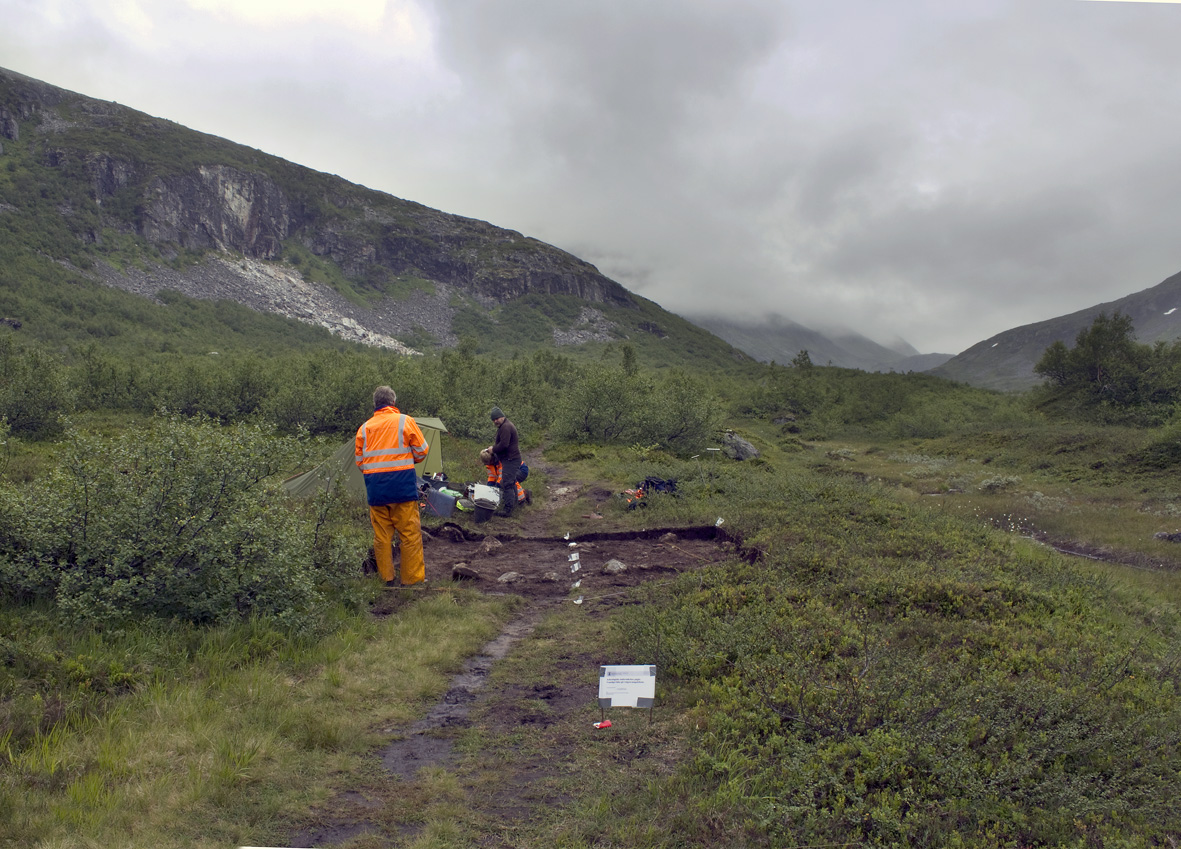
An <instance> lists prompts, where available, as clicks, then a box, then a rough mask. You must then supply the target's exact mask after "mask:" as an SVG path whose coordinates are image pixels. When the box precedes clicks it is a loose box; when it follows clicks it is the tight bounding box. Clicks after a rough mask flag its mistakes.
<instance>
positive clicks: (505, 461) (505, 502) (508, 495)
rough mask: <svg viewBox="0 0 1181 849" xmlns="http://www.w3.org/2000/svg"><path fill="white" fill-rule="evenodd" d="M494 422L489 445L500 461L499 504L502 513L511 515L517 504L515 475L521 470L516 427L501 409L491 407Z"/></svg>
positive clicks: (493, 454)
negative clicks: (494, 426)
mask: <svg viewBox="0 0 1181 849" xmlns="http://www.w3.org/2000/svg"><path fill="white" fill-rule="evenodd" d="M491 416H492V421H493V422H494V423H495V424H496V441H495V442H493V443H492V445H490V446H489V448H490V449H491V450H492V456H493V457H495V458H496V460H497V462H499V463H500V504H501V510H502V511H503V515H505V516H511V515H512V514H513V508H515V507H516V506H517V475H518V474H520V472H521V449H520V447H519V446H518V445H517V428H516V426H515V425H514V424H513V423H512V422H510V421H509V420H508V419H507V418H506V417H505V415H504V413H503V412H502V411H501V409H500V407H493V408H492V413H491Z"/></svg>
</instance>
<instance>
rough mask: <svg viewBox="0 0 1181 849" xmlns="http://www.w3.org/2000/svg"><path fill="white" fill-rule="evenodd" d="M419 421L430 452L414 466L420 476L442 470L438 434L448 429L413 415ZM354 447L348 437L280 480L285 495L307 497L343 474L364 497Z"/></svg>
mask: <svg viewBox="0 0 1181 849" xmlns="http://www.w3.org/2000/svg"><path fill="white" fill-rule="evenodd" d="M412 418H413V419H414V421H416V422H418V429H419V430H421V431H422V435H423V436H424V437H426V444H427V447H428V448H429V449H430V451H428V452H427V455H426V459H425V460H423V461H422V462H421V463H418V464H416V465H415V466H414V471H415V472H417V473H418V476H419V477H422V476H424V475H429V474H434V473H435V472H441V471H443V450H442V447H441V445H440V442H441V440H440V435H441V434H444V433H446V432H447V426H446V425H445V424H443V422H441V421H440V420H439V419H434V418H429V417H423V418H419V417H418V416H413V417H412ZM355 452H356V448H355V447H354V441H353V440H352V439H350V440H349V441H348V442H346V443H345V444H344V445H342V446H340V447H339V448H337V449H336V450H335V451H333V452H332V456H331V457H329V458H328V459H327V460H325V461H324V462H323V463H321V464H320V465H319V466H317V467H316V468H314V469H312V470H311V471H310V472H304V473H303V474H302V475H296V476H295V477H293V478H288V479H287V480H285V481H283V489H285V490H286V491H287V494H288V495H295V496H299V497H302V498H306V497H309V496H312V495H315V494H316V492H317V491H318V490H320V489H324V488H325V487H330V486H332V484H333V482H334V481H335V480H336V479H337V478H338V477H340V476H341V475H343V478H342V480H343V482H344V487H345V489H346V490H348V491H349V492H350V493H352V494H353V495H355V496H356V497H358V498H362V499H363V498H364V497H365V481H364V480H362V478H361V470H360V469H358V468H357V461H356V453H355Z"/></svg>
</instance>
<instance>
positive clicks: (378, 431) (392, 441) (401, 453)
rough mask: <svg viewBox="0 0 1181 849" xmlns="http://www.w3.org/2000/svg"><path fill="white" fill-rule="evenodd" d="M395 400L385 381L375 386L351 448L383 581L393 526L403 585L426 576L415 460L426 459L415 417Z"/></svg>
mask: <svg viewBox="0 0 1181 849" xmlns="http://www.w3.org/2000/svg"><path fill="white" fill-rule="evenodd" d="M397 401H398V396H397V393H395V392H394V390H393V389H391V388H390V387H388V386H379V387H377V389H376V390H374V392H373V409H374V413H373V416H372V417H370V418H369V420H368V421H366V422H365V424H363V425H361V427H360V428H358V429H357V438H356V452H355V453H356V460H357V467H358V468H360V470H361V475H362V476H363V478H364V480H365V495H366V498H367V500H368V501H369V521H370V523H371V524H372V525H373V555H374V558H375V559H376V560H377V571H378V573H379V574H380V575H381V577H382V579H383V580H384V581H385V582H386V583H387V584H390V585H393V583H394V555H393V541H394V532H395V531H397V534H398V539H399V542H400V547H401V550H402V569H401V578H402V585H403V586H410V585H411V584H420V583H422V582H424V581H425V580H426V560H425V559H424V558H423V555H422V525H421V523H420V521H419V516H418V475H417V474H416V473H415V471H414V464H415V463H421V462H422V461H423V460H424V459H426V455H427V451H428V450H429V449H428V446H427V443H426V438H425V437H423V435H422V431H421V430H419V428H418V423H417V422H415V421H414V419H412V418H411V417H410V416H408V415H406V414H405V413H403V412H401V411H399V410H398V408H397V407H396V406H394V405H395V404H396V403H397Z"/></svg>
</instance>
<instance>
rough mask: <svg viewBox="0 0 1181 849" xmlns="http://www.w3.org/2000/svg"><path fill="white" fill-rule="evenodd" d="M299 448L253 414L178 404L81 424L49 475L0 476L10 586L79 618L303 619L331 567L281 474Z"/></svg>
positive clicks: (0, 578)
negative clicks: (104, 428) (141, 422)
mask: <svg viewBox="0 0 1181 849" xmlns="http://www.w3.org/2000/svg"><path fill="white" fill-rule="evenodd" d="M298 451H299V449H298V446H297V444H296V443H294V442H293V441H291V440H287V439H282V438H280V437H277V436H275V435H274V434H271V433H268V432H266V431H264V430H263V429H262V428H260V427H257V426H250V425H237V426H234V427H231V428H226V429H220V428H217V427H214V426H212V425H209V424H205V423H202V422H200V421H186V420H183V419H179V418H166V419H158V420H155V421H153V422H152V423H151V424H150V425H148V426H146V427H142V428H134V429H130V430H128V431H127V432H126V433H124V434H123V435H121V436H118V437H115V438H113V439H103V438H98V437H89V436H82V435H78V434H74V435H72V436H71V438H70V439H69V440H68V441H67V443H66V444H65V446H64V450H63V452H62V460H61V465H60V466H59V467H58V468H57V469H56V470H55V471H54V472H53V473H52V474H51V475H50V476H48V478H46V479H44V480H42V481H39V482H37V483H36V484H33V485H30V486H28V487H25V488H20V489H18V488H16V487H14V486H11V485H5V486H3V487H0V591H2V592H3V593H4V594H5V595H6V596H8V597H10V598H12V599H16V600H25V601H29V600H37V599H44V600H47V601H51V602H52V603H53V604H55V605H56V607H57V608H58V609H59V610H60V611H61V612H62V613H63V614H64V615H66V616H67V617H68V618H70V619H74V620H78V621H94V622H118V621H120V620H123V619H126V618H128V617H144V616H151V617H164V618H171V617H175V618H179V619H183V620H188V621H192V622H217V621H223V620H229V619H240V618H244V617H250V616H267V617H275V618H277V619H278V620H280V621H284V622H287V623H288V624H290V625H292V626H298V627H304V626H307V625H309V624H310V623H311V622H312V621H313V620H314V617H315V611H316V607H317V604H318V603H319V600H320V590H319V589H318V584H319V582H320V580H321V577H320V576H319V575H318V574H317V569H316V567H315V564H314V561H313V557H312V551H311V534H310V533H309V529H308V528H307V527H306V525H305V523H303V522H302V521H301V520H300V519H299V517H298V516H297V515H296V513H295V512H294V511H293V510H292V509H291V506H290V504H289V503H288V502H287V500H286V498H285V496H284V495H283V494H282V492H281V490H280V489H279V487H278V485H277V483H275V481H274V480H273V477H274V476H275V475H276V473H278V472H281V471H286V470H288V469H289V468H291V466H292V465H294V463H296V462H298V459H299V456H298Z"/></svg>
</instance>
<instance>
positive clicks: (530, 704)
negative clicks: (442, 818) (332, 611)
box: [288, 467, 734, 847]
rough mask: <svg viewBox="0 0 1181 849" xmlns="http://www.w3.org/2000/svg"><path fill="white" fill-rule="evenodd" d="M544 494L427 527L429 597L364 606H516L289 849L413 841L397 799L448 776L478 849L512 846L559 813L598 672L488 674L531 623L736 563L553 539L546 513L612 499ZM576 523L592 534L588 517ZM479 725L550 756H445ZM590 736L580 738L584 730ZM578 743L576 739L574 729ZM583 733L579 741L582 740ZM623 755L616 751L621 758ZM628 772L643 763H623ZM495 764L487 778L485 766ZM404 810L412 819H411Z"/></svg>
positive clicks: (582, 661)
mask: <svg viewBox="0 0 1181 849" xmlns="http://www.w3.org/2000/svg"><path fill="white" fill-rule="evenodd" d="M546 471H547V473H548V475H547V476H548V478H549V480H551V481H556V483H552V484H551V485H550V486H549V487H547V488H546V489H547V491H546V492H541V491H539V490H536V489H535V490H534V491H533V496H534V503H533V504H532V505H531V506H523V507H521V508H519V509H518V512H517V513H516V514H514V516H513V517H512V518H509V519H503V518H500V517H494V518H492V519H490V520H489V521H487V522H485V523H483V524H477V523H476V522H475V519H474V517H473V516H472V515H471V514H457V515H456V516H454V517H452V518H451V519H450V520H448V521H446V522H443V523H442V524H431V523H429V522H428V523H427V524H426V525H424V530H426V531H427V536H426V538H425V542H424V549H425V554H426V563H427V583H426V585H425V587H424V586H421V585H420V586H418V587H415V588H404V589H402V588H391V589H390V590H389V591H387V592H384V593H382V596H381V598H379V600H378V601H377V602H376V603H375V604H374V607H373V613H374V615H377V616H382V615H388V614H390V613H392V612H394V611H395V610H397V609H398V608H400V607H402V606H403V605H406V604H412V603H414V600H415V599H416V598H418V597H419V594H420V593H422V592H433V591H439V590H442V589H444V588H446V587H450V586H452V585H453V584H454V583H462V584H463V585H464V586H466V587H469V588H471V589H475V590H477V591H480V592H487V593H496V594H508V595H514V596H518V597H520V598H521V599H523V600H524V604H523V606H522V608H521V611H520V614H519V616H518V618H517V619H516V620H514V621H513V622H510V623H509V624H508V625H507V626H506V627H505V628H504V630H503V631H502V632H501V634H500V635H499V636H498V637H497V638H496V639H495V640H493V641H491V642H490V643H488V644H487V645H486V646H484V648H483V649H482V650H481V652H480V653H479V654H478V655H477V656H475V657H473V658H469V659H468V661H467V662H466V663H465V665H464V669H463V671H462V672H460V673H459V674H458V675H457V676H455V678H454V679H453V680H452V682H451V686H450V688H449V689H448V691H447V693H446V694H445V695H444V697H443V698H442V700H441V701H440V702H439V703H438V704H437V705H435V706H434V707H433V708H432V709H431V710H430V711H429V712H428V713H427V715H426V716H424V717H423V718H422V719H420V720H418V721H417V722H415V723H414V724H413V725H411V726H410V727H408V728H404V729H395V730H394V732H393V734H392V735H391V736H392V739H391V741H390V743H389V744H388V745H387V746H385V747H384V748H382V749H381V750H380V751H378V752H375V753H374V760H375V762H377V763H379V764H380V765H381V766H382V767H383V769H382V770H380V771H379V775H382V774H384V775H385V776H387V778H386V779H385V780H382V779H380V778H378V779H376V780H373V781H366V782H364V784H365V788H364V790H363V791H359V792H351V793H348V794H342V795H341V796H340V797H338V798H337V799H335V800H334V801H333V802H332V803H330V804H329V805H326V806H324V807H322V808H320V809H318V810H316V811H313V812H310V814H309V821H308V824H307V825H306V826H305V827H304V828H303V829H301V830H299V831H298V832H297V833H296V834H295V835H293V837H292V839H291V842H290V843H289V844H288V845H291V846H317V847H330V846H339V845H343V844H347V843H351V842H352V841H354V840H355V839H357V838H358V837H359V836H361V835H370V837H369V838H366V839H372V837H373V836H376V835H381V836H382V838H383V839H384V840H388V841H393V843H389V844H386V843H383V844H382V845H397V844H398V843H399V842H401V841H404V840H406V839H409V838H411V837H412V836H413V835H414V834H416V833H417V829H418V828H419V827H420V826H419V825H418V824H416V823H415V822H414V821H413V819H412V818H408V817H407V818H403V816H402V814H404V813H405V812H406V811H407V799H408V798H413V797H414V796H415V794H416V792H422V791H416V789H415V788H416V777H418V776H419V775H420V771H421V770H422V769H423V768H424V767H430V766H439V767H444V768H447V769H451V770H458V771H459V773H460V774H461V775H462V781H463V783H464V786H465V787H467V788H468V792H469V794H470V795H471V797H472V798H471V799H470V801H469V808H470V809H471V810H473V811H478V812H479V818H480V820H481V822H483V823H485V828H486V831H485V834H486V836H485V838H484V842H483V845H488V846H511V845H512V843H511V840H510V839H508V838H506V837H503V836H498V835H505V834H509V833H511V830H512V823H515V822H523V821H526V820H528V819H530V818H531V817H533V816H534V815H535V814H536V813H537V812H538V811H540V810H542V809H543V806H552V805H555V804H561V803H563V802H564V801H568V800H566V799H564V798H561V796H560V793H559V795H558V796H555V792H558V791H554V790H553V789H552V787H553V785H554V783H555V781H554V779H555V778H556V777H557V775H558V774H559V772H560V770H561V763H562V758H563V756H564V754H565V752H564V751H563V745H565V744H564V743H563V740H568V739H569V734H568V732H569V729H570V728H571V727H572V723H574V722H578V723H583V724H585V714H586V713H587V711H588V710H591V711H592V713H593V706H594V700H595V695H596V694H595V691H594V690H593V689H592V688H593V685H591V687H588V685H587V682H586V680H585V678H586V672H587V670H597V668H598V666H599V664H601V663H603V662H608V661H605V660H604V659H603V658H602V657H600V656H599V655H597V654H595V650H594V648H593V647H580V646H570V647H569V648H568V650H567V652H566V653H565V654H564V655H563V657H562V659H561V662H560V664H559V666H560V668H558V669H554V670H551V674H550V675H549V676H548V677H547V679H546V680H545V681H543V682H519V683H514V682H509V683H506V684H503V685H501V686H499V687H495V688H493V687H487V686H486V684H487V681H488V676H489V673H490V672H491V670H492V668H493V666H494V665H495V664H496V663H497V662H498V661H500V660H502V659H504V658H505V657H506V656H507V655H508V654H509V653H510V652H511V651H512V650H513V649H514V647H516V646H517V645H518V643H519V642H520V641H522V640H527V639H529V637H530V635H531V634H532V633H533V631H534V628H535V627H536V625H537V624H538V623H539V622H540V621H541V620H542V618H543V617H544V616H545V615H546V614H548V613H551V612H553V611H554V610H556V609H557V608H558V607H559V606H561V605H578V606H579V607H580V608H581V609H582V610H583V611H584V613H585V615H588V616H593V617H598V616H604V615H606V614H607V613H609V612H610V611H611V610H612V609H614V608H616V607H618V606H619V605H620V604H626V603H629V596H630V590H631V588H633V587H635V586H638V585H640V584H642V583H645V582H649V581H661V580H671V579H674V578H675V577H676V576H677V575H678V574H680V573H683V572H686V571H692V570H696V569H700V568H702V567H703V566H705V565H707V564H710V563H716V562H721V561H723V560H725V559H727V558H728V557H732V556H733V555H734V545H733V544H732V543H731V542H730V541H728V540H726V539H725V537H724V535H723V534H722V532H721V531H720V530H719V529H718V528H716V527H714V526H708V527H695V528H660V529H649V530H645V531H619V530H615V531H612V530H607V529H596V530H582V531H579V532H570V533H564V534H562V535H559V536H555V535H553V534H552V532H550V531H549V528H550V527H551V519H552V516H553V514H554V511H555V510H557V509H558V508H560V507H562V506H564V505H566V504H570V503H572V502H573V501H574V500H575V499H577V498H580V497H584V500H587V501H589V502H590V503H592V504H593V503H594V502H596V501H598V502H601V501H603V500H605V499H607V498H610V497H613V493H611V492H609V491H607V490H583V488H582V487H581V485H580V484H578V483H576V482H569V481H562V480H561V478H560V474H559V470H557V469H556V468H553V467H547V468H546ZM587 518H588V519H589V520H590V521H591V522H594V523H596V524H598V522H599V519H600V517H599V514H597V513H594V512H593V511H592V512H591V513H589V514H588V515H587ZM481 723H484V724H489V723H491V724H492V725H494V728H493V727H492V725H489V727H488V729H487V731H488V739H490V740H491V739H496V738H498V735H501V734H503V733H504V731H505V729H514V728H518V729H532V730H533V731H535V732H538V733H548V732H549V731H550V729H551V727H553V728H554V729H561V728H563V727H565V729H566V730H555V731H554V732H553V736H554V740H553V744H552V746H551V747H549V748H548V749H547V750H546V753H545V755H544V756H542V757H538V756H536V755H535V756H532V757H524V756H523V754H522V753H520V752H515V751H514V752H508V753H505V752H492V753H488V752H485V753H481V754H480V755H477V756H475V757H469V758H468V762H467V764H466V766H465V764H464V762H463V761H464V759H463V758H461V757H460V755H459V753H457V752H456V751H455V749H454V745H453V744H454V742H455V740H456V738H457V737H458V736H459V734H460V733H461V732H463V731H464V730H465V729H468V728H471V727H483V726H481ZM588 727H589V726H588ZM579 728H580V729H581V725H579ZM585 730H586V729H581V733H585ZM624 748H625V749H626V747H624ZM617 754H618V756H620V757H624V758H625V760H630V759H632V758H635V757H641V756H643V755H644V752H638V751H630V750H628V751H623V750H620V752H619V753H617ZM489 763H491V764H495V765H496V766H495V769H493V770H490V768H489V767H488V766H486V765H487V764H489ZM411 807H413V806H411Z"/></svg>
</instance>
